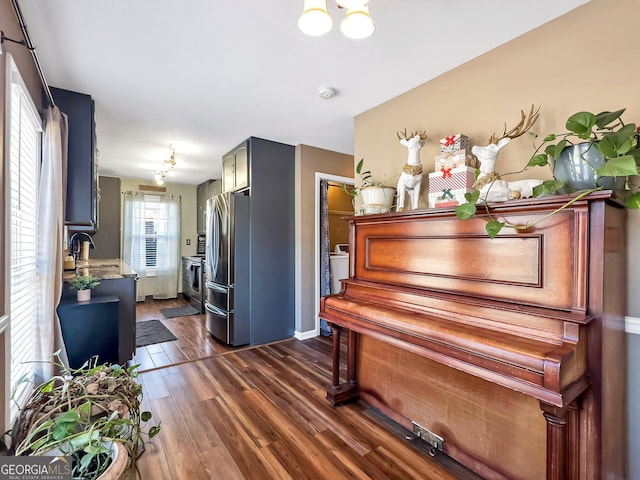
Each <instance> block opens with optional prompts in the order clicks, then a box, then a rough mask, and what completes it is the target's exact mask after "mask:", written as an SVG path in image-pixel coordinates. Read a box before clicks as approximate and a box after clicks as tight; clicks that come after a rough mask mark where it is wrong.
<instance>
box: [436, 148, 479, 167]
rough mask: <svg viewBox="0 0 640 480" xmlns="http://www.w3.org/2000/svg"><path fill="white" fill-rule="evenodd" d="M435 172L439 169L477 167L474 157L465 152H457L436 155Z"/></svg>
mask: <svg viewBox="0 0 640 480" xmlns="http://www.w3.org/2000/svg"><path fill="white" fill-rule="evenodd" d="M435 159H436V172H438V171H440V169H441V168H458V167H473V168H477V167H478V162H477V159H476V157H475V156H474V155H473V154H471V153H469V152H468V151H467V150H457V151H455V152H446V153H443V154H441V155H436V157H435Z"/></svg>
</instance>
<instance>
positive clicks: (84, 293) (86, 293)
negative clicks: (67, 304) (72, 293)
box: [77, 288, 91, 302]
mask: <svg viewBox="0 0 640 480" xmlns="http://www.w3.org/2000/svg"><path fill="white" fill-rule="evenodd" d="M77 295H78V301H79V302H86V301H87V300H91V289H90V288H85V289H84V290H78V293H77Z"/></svg>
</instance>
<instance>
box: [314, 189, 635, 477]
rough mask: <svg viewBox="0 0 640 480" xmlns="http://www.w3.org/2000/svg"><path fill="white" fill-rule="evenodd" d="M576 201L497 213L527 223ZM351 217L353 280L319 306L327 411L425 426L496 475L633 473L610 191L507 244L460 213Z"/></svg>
mask: <svg viewBox="0 0 640 480" xmlns="http://www.w3.org/2000/svg"><path fill="white" fill-rule="evenodd" d="M566 201H567V197H565V196H558V197H546V198H543V199H529V200H521V201H514V202H507V203H504V204H493V205H491V212H492V215H494V216H495V217H496V218H497V219H501V218H504V219H507V220H508V221H509V222H510V223H513V224H520V225H524V224H527V223H531V222H535V221H537V220H539V219H542V218H543V217H545V216H546V215H547V214H549V213H550V212H552V211H554V210H556V209H557V208H559V207H560V206H562V205H563V204H564V203H565V202H566ZM479 211H480V208H479ZM349 222H350V235H351V236H350V252H351V257H350V276H349V278H348V279H347V280H344V281H343V285H342V287H343V288H342V291H341V292H340V293H339V294H335V295H329V296H326V297H323V298H322V300H321V305H320V317H321V318H323V319H325V320H327V321H328V322H329V323H330V324H331V327H332V330H333V332H334V333H333V335H334V357H333V358H334V368H333V385H331V386H330V387H329V388H328V392H327V399H328V400H329V401H331V402H332V403H333V404H336V405H337V404H340V403H343V402H346V401H349V400H352V399H354V398H356V397H358V396H359V397H361V398H363V399H364V400H365V401H367V402H369V403H370V404H372V405H373V406H375V407H377V408H379V409H380V410H382V411H383V412H384V413H385V414H387V415H389V416H390V417H392V418H393V419H395V420H396V421H398V422H400V423H401V424H403V425H404V426H406V427H407V428H409V429H411V428H412V422H416V423H418V424H420V425H421V426H423V427H425V428H426V429H428V430H429V431H430V432H433V433H435V434H437V435H439V436H440V437H442V438H443V439H444V443H443V445H444V447H443V448H444V452H445V453H446V454H448V455H450V456H451V457H453V458H455V459H456V460H458V461H459V462H461V463H463V464H464V465H466V466H468V467H469V468H470V469H472V470H474V471H475V472H477V473H478V474H479V475H481V476H483V477H485V478H496V479H501V478H509V479H527V480H528V479H540V478H547V479H564V478H568V479H576V480H577V479H580V480H582V479H593V480H596V479H604V478H607V479H624V478H625V471H626V465H625V464H626V441H625V439H626V415H625V410H626V402H625V394H626V392H625V377H626V340H625V334H624V314H625V308H626V286H625V282H626V256H625V248H626V245H625V243H626V227H625V225H626V212H625V210H624V209H623V208H620V207H619V206H617V205H616V204H614V203H613V202H611V201H610V200H609V193H608V192H599V193H597V194H592V195H590V196H588V197H586V198H584V199H582V200H579V201H577V202H575V203H574V204H573V205H571V206H570V207H568V208H566V209H563V210H562V211H561V212H559V213H556V214H555V215H552V216H550V217H548V218H546V219H544V220H542V221H541V222H540V223H538V224H536V225H535V226H534V227H532V228H529V229H527V230H520V231H515V230H512V229H508V228H505V229H503V231H502V232H501V234H500V235H499V236H498V237H497V238H495V239H490V238H489V237H488V236H487V235H486V232H485V229H484V227H485V225H486V222H485V220H483V219H481V218H474V219H472V220H467V221H462V220H458V219H457V218H456V216H455V213H454V211H453V210H452V209H429V210H419V211H412V212H402V213H395V214H383V215H368V216H359V217H351V218H349ZM345 331H346V333H347V334H348V336H349V337H348V352H349V353H348V359H347V378H346V379H345V380H344V381H341V379H340V377H339V364H340V357H339V355H340V353H339V352H340V350H339V344H340V334H341V332H345Z"/></svg>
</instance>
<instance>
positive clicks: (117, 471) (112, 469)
mask: <svg viewBox="0 0 640 480" xmlns="http://www.w3.org/2000/svg"><path fill="white" fill-rule="evenodd" d="M111 445H112V454H111V463H110V464H109V468H107V469H106V470H105V471H104V473H103V474H102V475H100V476H99V477H98V480H118V479H119V478H122V477H123V473H124V471H125V470H126V469H127V463H128V461H129V454H128V453H127V449H126V448H125V446H124V445H122V444H121V443H120V442H112V443H111Z"/></svg>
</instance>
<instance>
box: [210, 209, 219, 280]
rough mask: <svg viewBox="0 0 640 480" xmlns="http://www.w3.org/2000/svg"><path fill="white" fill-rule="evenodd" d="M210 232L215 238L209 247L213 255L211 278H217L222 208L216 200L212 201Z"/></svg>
mask: <svg viewBox="0 0 640 480" xmlns="http://www.w3.org/2000/svg"><path fill="white" fill-rule="evenodd" d="M210 231H211V233H212V235H211V236H212V237H213V239H212V242H211V245H210V246H209V252H210V253H211V278H216V272H217V271H218V261H219V257H220V208H219V206H218V203H217V202H216V200H215V198H214V199H213V200H212V208H211V227H210Z"/></svg>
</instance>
